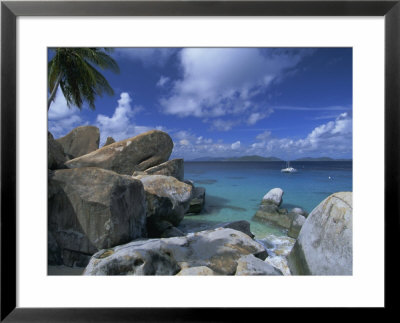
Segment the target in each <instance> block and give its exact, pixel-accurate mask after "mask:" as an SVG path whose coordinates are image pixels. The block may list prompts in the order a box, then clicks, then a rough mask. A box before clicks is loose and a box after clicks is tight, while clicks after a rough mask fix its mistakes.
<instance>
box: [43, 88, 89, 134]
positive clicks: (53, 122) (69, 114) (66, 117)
mask: <svg viewBox="0 0 400 323" xmlns="http://www.w3.org/2000/svg"><path fill="white" fill-rule="evenodd" d="M47 116H48V129H49V131H50V132H51V133H52V134H53V136H54V138H59V137H62V136H64V135H66V134H67V133H68V132H70V131H71V130H72V129H73V128H75V127H78V126H82V125H86V124H88V123H87V122H84V121H83V120H82V118H81V116H80V110H79V109H78V108H76V107H71V108H69V107H68V105H67V101H66V100H65V98H64V95H63V94H62V92H61V90H60V89H58V90H57V94H56V98H55V100H54V102H52V103H51V105H50V108H49V111H48V114H47Z"/></svg>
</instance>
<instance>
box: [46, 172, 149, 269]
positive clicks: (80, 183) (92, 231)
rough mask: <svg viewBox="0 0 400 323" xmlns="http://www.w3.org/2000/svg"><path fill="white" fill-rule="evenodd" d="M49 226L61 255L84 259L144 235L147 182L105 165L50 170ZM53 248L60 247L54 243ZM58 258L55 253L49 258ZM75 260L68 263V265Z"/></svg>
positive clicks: (67, 261)
mask: <svg viewBox="0 0 400 323" xmlns="http://www.w3.org/2000/svg"><path fill="white" fill-rule="evenodd" d="M48 229H49V232H50V233H51V235H52V239H54V240H55V241H56V242H57V247H58V249H59V250H60V252H61V256H62V255H63V254H65V251H67V254H68V255H67V256H66V258H70V259H72V258H73V259H77V261H78V259H80V260H79V261H80V262H81V259H82V257H81V256H82V255H86V256H88V255H89V256H90V255H92V254H93V253H95V252H97V251H98V250H101V249H104V248H110V247H113V246H116V245H119V244H123V243H126V242H129V241H131V240H133V239H136V238H140V237H145V236H146V200H145V192H144V189H143V184H142V183H141V182H140V181H138V180H135V179H133V178H131V177H130V176H126V175H119V174H117V173H114V172H112V171H108V170H104V169H101V168H94V167H89V168H77V169H64V170H56V171H52V172H50V174H49V178H48ZM51 245H52V248H51V250H49V252H52V250H55V251H57V248H56V247H55V245H54V242H51ZM49 258H51V259H57V255H54V256H51V257H49ZM71 262H73V261H72V260H67V259H66V261H64V264H66V265H73V264H71Z"/></svg>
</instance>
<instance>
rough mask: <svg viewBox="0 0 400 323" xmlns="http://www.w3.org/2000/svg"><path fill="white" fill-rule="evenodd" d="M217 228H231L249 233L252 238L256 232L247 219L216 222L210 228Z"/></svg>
mask: <svg viewBox="0 0 400 323" xmlns="http://www.w3.org/2000/svg"><path fill="white" fill-rule="evenodd" d="M216 228H230V229H234V230H237V231H240V232H243V233H245V234H247V235H248V236H249V237H250V238H252V239H254V234H253V233H252V232H251V231H250V222H248V221H246V220H239V221H232V222H223V223H219V224H216V225H215V226H213V227H211V228H210V229H216Z"/></svg>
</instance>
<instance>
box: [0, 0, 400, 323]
mask: <svg viewBox="0 0 400 323" xmlns="http://www.w3.org/2000/svg"><path fill="white" fill-rule="evenodd" d="M18 16H384V18H385V178H384V180H385V207H384V209H385V308H386V309H390V308H392V307H394V306H396V304H393V303H394V302H393V301H394V300H393V299H391V297H390V293H389V290H390V288H394V287H395V286H398V278H397V277H398V274H397V273H394V268H393V267H394V265H393V264H392V260H391V259H394V258H396V249H397V248H396V244H395V243H394V242H391V241H392V240H391V239H393V237H398V236H399V222H400V221H399V204H400V202H399V201H400V199H399V197H400V194H399V179H400V174H399V165H400V160H399V157H400V149H399V124H400V115H399V110H400V0H379V1H369V0H361V1H332V0H326V1H324V0H317V1H315V0H314V1H301V0H297V1H278V0H270V1H269V0H264V1H99V2H98V1H95V2H93V1H63V2H59V1H41V2H39V1H29V2H28V1H27V2H24V1H2V2H1V286H0V287H1V294H0V297H1V318H0V319H1V321H4V322H30V321H35V322H86V321H87V322H92V321H93V322H94V321H95V322H128V321H134V322H143V321H146V322H170V321H174V322H186V321H188V322H189V321H197V322H199V321H235V320H237V319H238V318H239V316H238V313H237V312H238V311H241V310H243V309H239V308H236V309H231V308H218V309H212V310H211V309H207V310H206V311H205V310H204V309H194V308H190V309H185V308H168V309H167V308H157V309H154V308H147V309H146V308H129V309H128V308H80V309H77V308H74V309H72V308H57V309H50V308H40V309H39V308H17V307H16V298H17V294H16V162H17V156H16V135H17V128H16V81H17V80H16V19H17V17H18ZM371 189H372V188H371ZM397 252H398V249H397ZM392 271H393V272H392ZM389 279H390V281H389ZM38 292H40V291H38ZM252 310H253V311H260V309H252ZM259 314H260V315H262V316H263V315H265V312H263V313H259ZM252 315H253V314H252ZM254 315H258V314H256V313H255V314H254Z"/></svg>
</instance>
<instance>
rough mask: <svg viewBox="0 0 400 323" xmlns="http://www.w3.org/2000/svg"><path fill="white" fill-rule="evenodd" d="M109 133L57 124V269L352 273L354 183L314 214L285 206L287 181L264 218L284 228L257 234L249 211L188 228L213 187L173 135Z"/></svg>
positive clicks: (53, 226)
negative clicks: (243, 217)
mask: <svg viewBox="0 0 400 323" xmlns="http://www.w3.org/2000/svg"><path fill="white" fill-rule="evenodd" d="M99 138H100V133H99V131H98V129H97V128H96V127H92V126H83V127H78V128H76V129H73V130H72V131H71V132H70V133H69V134H67V135H66V136H64V137H62V138H59V139H54V137H53V136H52V135H51V133H50V132H49V133H48V168H49V172H48V265H49V274H57V273H59V274H62V273H63V272H64V273H65V274H72V273H73V274H77V273H78V274H79V273H81V272H82V273H83V274H84V275H290V274H296V275H351V274H352V193H351V192H339V193H335V194H333V195H331V196H329V197H328V198H327V199H325V200H324V201H322V202H321V203H320V204H319V205H318V206H317V207H316V208H315V209H314V210H313V211H312V212H311V213H310V214H309V215H308V214H307V213H306V212H305V211H304V210H302V209H300V208H294V209H292V210H290V211H288V210H286V209H282V208H280V205H281V203H282V196H283V190H282V189H280V188H273V189H271V190H270V191H269V192H268V193H267V194H266V195H265V196H264V198H263V199H262V201H261V203H260V207H259V210H258V211H257V212H256V213H255V215H254V219H255V220H257V221H262V222H267V223H269V224H272V225H275V226H278V227H280V228H282V229H283V230H285V232H286V233H287V236H283V237H276V236H267V237H266V238H264V239H262V240H256V239H254V235H253V234H252V233H251V231H250V224H249V222H247V221H236V222H226V223H221V224H218V225H215V226H213V227H199V228H197V230H196V229H194V230H192V231H193V232H184V231H183V230H181V229H180V228H179V224H180V222H181V221H182V220H183V218H184V217H185V216H186V215H189V214H190V215H194V214H198V213H201V212H202V210H203V208H204V204H205V199H206V192H205V189H204V188H202V187H196V186H195V185H194V184H193V183H192V182H191V181H190V180H187V179H185V178H184V164H183V159H172V160H169V157H170V155H171V153H172V149H173V142H172V139H171V138H170V137H169V135H168V134H167V133H165V132H162V131H158V130H152V131H149V132H146V133H143V134H141V135H138V136H136V137H132V138H128V139H126V140H123V141H119V142H115V140H114V139H113V138H111V137H110V138H107V142H106V144H105V145H104V146H103V147H101V148H99ZM192 229H193V228H192ZM63 268H64V269H65V268H71V270H64V269H63Z"/></svg>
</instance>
